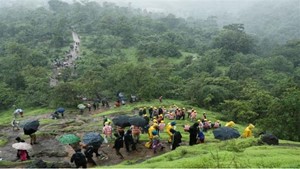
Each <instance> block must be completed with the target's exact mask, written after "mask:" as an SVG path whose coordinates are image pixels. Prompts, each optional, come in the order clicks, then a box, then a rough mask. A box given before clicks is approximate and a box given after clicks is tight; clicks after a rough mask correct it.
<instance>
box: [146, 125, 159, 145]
mask: <svg viewBox="0 0 300 169" xmlns="http://www.w3.org/2000/svg"><path fill="white" fill-rule="evenodd" d="M153 131H159V128H158V124H157V123H153V125H151V126H150V127H149V129H148V138H149V141H148V142H147V143H146V144H145V146H146V147H147V148H151V146H152V141H153Z"/></svg>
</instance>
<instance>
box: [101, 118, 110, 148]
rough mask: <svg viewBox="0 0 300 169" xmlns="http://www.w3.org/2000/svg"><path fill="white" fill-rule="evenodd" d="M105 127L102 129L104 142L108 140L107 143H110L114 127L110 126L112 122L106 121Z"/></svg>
mask: <svg viewBox="0 0 300 169" xmlns="http://www.w3.org/2000/svg"><path fill="white" fill-rule="evenodd" d="M104 124H105V126H104V127H103V129H102V133H103V134H104V140H106V141H105V142H106V143H107V142H108V138H110V140H112V127H111V125H110V122H108V121H106V122H105V123H104Z"/></svg>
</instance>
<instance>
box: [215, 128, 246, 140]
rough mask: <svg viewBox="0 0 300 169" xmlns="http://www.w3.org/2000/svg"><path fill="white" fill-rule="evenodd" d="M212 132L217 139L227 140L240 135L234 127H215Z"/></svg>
mask: <svg viewBox="0 0 300 169" xmlns="http://www.w3.org/2000/svg"><path fill="white" fill-rule="evenodd" d="M213 133H214V136H215V138H216V139H219V140H228V139H232V138H238V137H240V136H241V135H240V133H239V132H238V131H237V130H236V129H234V128H230V127H220V128H218V129H215V130H214V131H213Z"/></svg>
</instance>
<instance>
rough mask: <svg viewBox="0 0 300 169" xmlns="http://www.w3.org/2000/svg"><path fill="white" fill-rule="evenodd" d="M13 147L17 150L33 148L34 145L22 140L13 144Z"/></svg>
mask: <svg viewBox="0 0 300 169" xmlns="http://www.w3.org/2000/svg"><path fill="white" fill-rule="evenodd" d="M12 147H13V148H15V149H17V150H29V149H32V146H31V145H30V144H28V143H24V142H20V143H15V144H13V145H12Z"/></svg>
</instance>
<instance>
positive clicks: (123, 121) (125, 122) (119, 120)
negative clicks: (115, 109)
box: [112, 115, 131, 127]
mask: <svg viewBox="0 0 300 169" xmlns="http://www.w3.org/2000/svg"><path fill="white" fill-rule="evenodd" d="M129 118H130V117H129V116H126V115H119V116H117V117H115V118H113V119H112V121H113V123H114V124H115V125H117V126H120V127H127V126H131V124H130V123H129Z"/></svg>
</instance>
